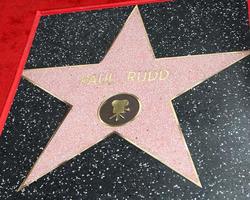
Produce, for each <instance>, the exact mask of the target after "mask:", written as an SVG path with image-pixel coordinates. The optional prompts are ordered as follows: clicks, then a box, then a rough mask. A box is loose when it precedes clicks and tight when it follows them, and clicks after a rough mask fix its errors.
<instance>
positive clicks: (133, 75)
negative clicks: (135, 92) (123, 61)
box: [128, 72, 136, 81]
mask: <svg viewBox="0 0 250 200" xmlns="http://www.w3.org/2000/svg"><path fill="white" fill-rule="evenodd" d="M135 78H136V73H135V72H128V81H134V80H135Z"/></svg>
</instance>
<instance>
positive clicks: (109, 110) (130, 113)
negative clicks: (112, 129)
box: [98, 93, 141, 126]
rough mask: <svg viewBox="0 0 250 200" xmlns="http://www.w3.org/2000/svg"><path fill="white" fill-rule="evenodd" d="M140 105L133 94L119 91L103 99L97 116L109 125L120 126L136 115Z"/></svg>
mask: <svg viewBox="0 0 250 200" xmlns="http://www.w3.org/2000/svg"><path fill="white" fill-rule="evenodd" d="M140 107H141V105H140V102H139V99H138V98H137V97H136V96H135V95H132V94H126V93H121V94H117V95H114V96H112V97H110V98H108V99H107V100H106V101H104V102H103V103H102V104H101V105H100V107H99V109H98V116H99V118H100V120H101V121H102V122H104V123H105V124H107V125H109V126H122V125H124V124H126V123H127V122H129V121H132V120H133V119H134V118H135V117H136V115H137V114H138V113H139V111H140Z"/></svg>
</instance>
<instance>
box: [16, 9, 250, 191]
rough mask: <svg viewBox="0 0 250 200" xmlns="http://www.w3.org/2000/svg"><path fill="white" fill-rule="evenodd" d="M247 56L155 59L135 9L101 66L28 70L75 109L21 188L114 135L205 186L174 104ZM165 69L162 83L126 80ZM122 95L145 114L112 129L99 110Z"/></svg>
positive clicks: (26, 74)
mask: <svg viewBox="0 0 250 200" xmlns="http://www.w3.org/2000/svg"><path fill="white" fill-rule="evenodd" d="M249 53H250V52H249V51H247V52H235V53H220V54H210V55H197V56H185V57H175V58H160V59H156V58H155V57H154V54H153V51H152V48H151V45H150V42H149V39H148V36H147V33H146V31H145V28H144V25H143V21H142V19H141V16H140V12H139V10H138V8H137V7H136V8H135V9H134V10H133V12H132V14H131V15H130V17H129V18H128V20H127V22H126V23H125V25H124V27H123V29H122V31H121V33H120V34H119V35H118V37H117V39H116V40H115V42H114V44H113V45H112V47H111V48H110V50H109V52H108V53H107V55H106V56H105V58H104V60H103V61H102V62H101V63H99V64H91V65H82V66H72V67H60V68H58V67H57V68H44V69H31V70H25V71H24V76H25V77H27V78H28V79H30V80H31V81H33V82H34V83H35V84H37V85H38V86H40V87H41V88H43V89H46V90H47V91H48V92H50V93H51V94H53V95H55V96H56V97H58V98H59V99H61V100H64V101H66V102H68V103H69V104H71V105H72V109H71V110H70V112H69V113H68V115H67V116H66V118H65V120H64V121H63V123H62V125H61V126H60V127H59V129H58V130H57V132H56V133H55V135H54V137H53V138H52V139H51V141H50V142H49V144H48V145H47V147H46V149H45V150H44V151H43V153H42V154H41V156H40V157H39V159H38V160H37V162H36V163H35V165H34V167H33V168H32V170H31V172H30V173H29V175H28V177H27V178H26V180H25V181H24V182H23V184H22V186H21V187H23V186H27V185H29V184H30V183H32V182H33V181H35V180H37V179H38V178H40V177H41V176H43V175H45V174H47V173H48V172H50V171H51V170H53V169H55V168H56V167H58V166H59V165H60V164H62V163H63V162H65V161H67V160H69V159H71V158H73V157H74V156H75V155H77V154H79V153H81V152H83V151H84V150H86V149H88V148H89V147H91V146H92V145H94V144H96V143H97V142H98V141H100V140H102V139H104V138H105V137H106V136H107V135H109V134H110V133H111V132H113V131H116V132H118V133H120V134H121V136H122V137H124V138H125V139H127V140H128V141H130V142H132V143H133V144H135V145H136V146H137V147H139V148H141V149H142V150H144V151H145V152H147V153H149V154H150V155H152V156H153V157H155V158H156V159H158V160H160V161H161V162H162V163H164V164H165V165H166V166H168V167H170V168H171V169H173V170H175V171H176V172H178V173H179V174H181V175H182V176H184V177H185V178H187V179H188V180H190V181H192V182H193V183H194V184H196V185H198V186H201V183H200V180H199V176H198V174H197V172H196V169H195V167H194V164H193V161H192V158H191V155H190V153H189V150H188V148H187V145H186V143H185V140H184V137H183V133H182V132H181V131H180V128H179V125H178V120H177V118H176V114H175V112H174V109H173V106H172V103H171V100H172V99H173V98H175V97H176V96H178V95H180V94H181V93H183V92H184V91H187V90H188V89H190V88H192V87H194V85H197V84H198V83H200V82H201V81H204V80H205V79H207V78H209V77H210V76H212V75H214V74H216V73H218V72H220V71H221V70H223V69H225V68H227V67H228V66H230V65H231V64H233V63H234V62H236V61H238V60H240V59H242V58H243V57H245V56H247V55H249ZM161 70H164V71H165V72H166V71H167V72H168V77H167V78H165V79H164V80H159V79H156V80H152V81H142V80H139V81H138V80H137V78H134V80H130V81H129V80H128V77H127V73H128V72H141V74H143V72H146V71H151V72H152V71H155V72H159V71H161ZM109 73H112V83H107V82H104V83H102V84H98V83H95V81H94V80H92V81H91V83H85V82H84V81H83V80H85V79H84V78H83V77H86V76H89V75H99V74H109ZM137 74H138V73H137ZM119 93H129V94H133V95H136V96H137V97H138V98H139V100H140V102H141V111H140V113H139V114H138V115H137V116H136V118H135V119H134V120H133V121H131V122H129V123H127V124H125V125H123V126H118V127H110V126H108V125H106V124H104V123H102V122H101V121H100V119H99V118H98V115H97V112H98V108H99V106H100V105H101V103H102V102H103V101H104V100H106V99H107V98H109V97H111V96H114V95H116V94H119Z"/></svg>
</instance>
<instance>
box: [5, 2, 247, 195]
mask: <svg viewBox="0 0 250 200" xmlns="http://www.w3.org/2000/svg"><path fill="white" fill-rule="evenodd" d="M189 2H190V3H189V5H190V7H189V8H190V9H187V10H183V5H184V3H182V1H177V2H176V4H174V3H168V4H166V5H170V7H169V8H165V9H168V10H169V12H171V11H173V18H175V17H174V16H175V15H177V14H176V12H175V9H174V8H182V9H180V10H181V12H180V11H179V14H180V15H181V13H183V12H184V13H185V12H186V13H187V15H190V13H192V12H193V14H192V16H200V15H201V16H203V15H204V13H203V15H202V13H200V12H199V10H200V9H202V8H203V9H205V6H207V5H209V4H208V3H206V4H205V3H204V4H203V3H200V2H201V1H197V3H194V2H191V1H189ZM203 2H205V1H203ZM206 2H208V1H206ZM209 2H211V1H209ZM218 2H219V3H216V5H217V4H218V5H217V6H208V7H207V8H206V9H205V10H206V13H207V15H206V16H209V13H210V14H211V15H214V12H216V10H217V12H222V13H223V12H226V14H225V15H226V16H229V17H230V16H231V17H232V18H235V20H234V21H235V23H232V22H231V25H230V29H232V28H233V32H234V34H229V35H227V32H225V33H223V30H225V29H226V28H227V27H228V25H225V23H224V21H219V20H218V22H217V21H216V22H217V23H215V24H216V25H217V27H224V28H223V29H222V30H220V32H219V33H220V34H219V35H223V34H224V35H225V38H228V37H229V38H231V39H228V40H226V41H221V40H218V41H217V44H218V45H217V46H216V48H214V49H213V48H212V47H211V48H207V50H206V51H205V52H206V53H207V52H217V51H236V50H242V49H247V48H248V45H249V44H247V43H249V42H247V41H246V40H245V38H246V34H247V21H246V17H244V16H246V14H244V13H246V7H245V3H244V1H218ZM223 2H224V3H223ZM236 4H237V6H235V5H236ZM185 5H186V3H185ZM164 7H167V6H160V7H159V6H158V5H155V6H143V7H141V10H143V12H142V15H143V16H144V20H145V23H146V24H150V22H147V16H146V15H148V16H149V15H151V19H155V20H156V19H157V16H158V12H159V10H161V9H163V8H164ZM216 7H217V9H216ZM191 8H192V9H191ZM198 8H200V9H198ZM146 9H147V10H146ZM129 10H130V8H125V9H124V10H120V11H118V10H117V9H114V10H112V11H110V15H112V16H114V15H115V16H119V17H117V18H116V17H115V19H114V20H113V21H112V23H115V24H116V25H114V26H113V27H117V29H116V28H115V29H112V30H113V31H114V32H115V33H117V32H119V29H120V28H121V27H122V26H121V25H119V24H122V23H123V22H124V21H125V19H126V16H128V14H129ZM114 12H117V14H114ZM239 12H240V13H241V15H239V14H238V15H237V13H239ZM107 13H109V12H107ZM118 13H119V14H118ZM106 15H107V16H108V15H109V14H106ZM73 16H74V15H72V17H71V18H70V19H68V20H73V19H74V17H73ZM242 16H243V17H242ZM118 18H119V19H120V20H116V19H118ZM170 18H171V16H170ZM108 19H109V18H108V17H106V18H104V21H105V20H107V21H106V23H111V22H110V21H109V20H108ZM158 19H159V18H158ZM196 19H198V18H196ZM217 19H218V18H215V19H214V20H217ZM43 20H48V19H45V18H44V19H43ZM53 20H54V22H53V23H52V22H51V23H50V24H51V25H50V30H49V31H51V29H54V28H55V27H57V26H54V24H56V23H57V22H56V21H57V20H59V21H60V20H61V19H60V16H57V17H55V18H54V19H53ZM214 20H212V22H214ZM65 21H67V20H66V19H65ZM76 21H79V19H77V20H76ZM163 21H164V20H163ZM177 21H178V20H177ZM85 22H86V21H85ZM165 22H166V24H164V26H162V23H163V22H161V23H157V24H161V25H157V26H159V27H167V26H168V22H167V21H165ZM212 22H210V23H212ZM41 23H42V22H41ZM82 23H83V22H82ZM86 23H87V22H86ZM204 23H205V22H204ZM65 24H74V23H66V22H65ZM195 24H197V23H195ZM195 24H194V25H193V26H194V27H191V28H193V30H197V27H195ZM213 24H214V23H213ZM232 24H235V25H232ZM216 25H214V26H216ZM224 25H225V26H224ZM93 26H94V25H93ZM151 26H152V25H151ZM154 26H156V25H155V23H154ZM152 27H153V26H152ZM152 27H151V28H150V25H148V26H146V28H147V29H148V31H149V33H150V29H152ZM198 27H199V26H198ZM65 28H66V27H65ZM191 28H190V27H186V29H187V30H186V31H187V32H192V31H191ZM159 29H160V30H164V31H166V30H167V29H164V28H159ZM42 30H44V29H41V31H42ZM75 30H78V29H77V28H76V29H75ZM244 30H245V31H244ZM57 31H58V35H59V36H60V37H62V38H63V36H64V35H65V34H63V33H62V31H59V30H57ZM105 31H106V32H105ZM105 31H104V32H105V33H106V34H109V32H110V29H105ZM107 31H108V32H107ZM164 31H163V32H164ZM199 31H200V30H199V29H198V30H197V33H198V32H199ZM238 31H239V32H238ZM115 33H113V34H114V35H115ZM173 33H176V34H177V36H178V34H181V33H178V29H175V31H174V30H173ZM205 33H207V34H208V35H209V36H210V37H209V38H210V39H208V40H207V42H205V44H206V45H210V46H211V45H212V44H213V43H214V40H212V39H213V38H214V39H216V38H217V37H216V36H217V34H214V31H213V32H211V31H208V30H207V29H205ZM205 33H204V35H205ZM230 33H231V32H230ZM40 34H42V33H40ZM75 34H76V33H75ZM150 34H151V35H152V36H151V37H152V46H153V47H154V51H155V53H156V55H158V56H172V55H185V54H189V53H190V52H189V50H190V49H192V48H191V47H190V48H187V50H186V51H185V52H184V51H182V50H181V49H182V48H184V47H183V46H185V45H180V48H178V49H174V50H173V49H172V51H171V52H172V53H170V54H168V53H167V52H169V51H167V48H166V46H168V45H166V44H168V43H170V41H173V40H177V42H179V43H180V44H182V43H181V39H178V37H177V38H174V39H172V40H168V38H169V37H170V38H171V37H173V34H170V33H168V32H166V35H169V37H165V38H164V42H163V41H159V40H158V39H159V37H157V36H156V35H155V36H154V34H156V33H154V32H153V31H152V33H150ZM38 35H39V34H38ZM114 35H113V37H112V36H110V37H108V39H107V41H103V43H102V45H104V46H105V47H103V50H102V51H101V52H104V53H100V54H99V55H98V56H96V57H97V58H95V55H94V56H93V57H91V58H90V57H88V56H86V55H84V56H81V55H82V54H81V53H80V54H79V55H80V57H81V59H80V60H81V61H79V59H78V60H77V59H76V58H74V59H73V58H72V59H71V60H70V58H69V57H70V56H69V57H67V56H66V58H65V60H64V59H60V58H63V57H61V56H62V55H64V54H63V53H61V51H58V49H57V50H56V51H57V53H58V56H59V59H58V60H56V59H54V56H51V54H52V55H53V52H54V50H51V49H53V48H55V46H57V47H58V46H59V47H61V48H68V46H67V45H66V47H65V46H64V45H63V42H59V39H58V38H57V39H58V40H56V41H55V42H54V43H52V42H49V43H47V44H50V45H52V47H49V45H45V46H46V48H47V50H48V52H50V51H51V54H50V53H48V54H46V53H44V52H43V53H42V54H40V53H39V50H36V51H35V50H33V52H32V54H33V59H31V57H32V56H30V61H29V63H30V64H29V68H31V67H36V66H38V67H40V66H53V65H57V66H61V65H68V64H72V63H73V64H79V62H82V63H88V62H98V61H99V60H100V59H101V56H100V55H101V54H105V49H107V48H108V46H109V45H110V44H111V43H112V41H110V40H111V39H112V38H114V37H115V36H114ZM181 35H182V34H181ZM59 36H58V37H59ZM153 37H155V38H156V39H153ZM46 38H47V37H46ZM157 38H158V39H157ZM187 38H189V37H187ZM211 38H212V39H211ZM191 39H192V38H190V40H189V39H187V40H185V41H184V42H186V43H188V44H192V42H191V41H193V40H191ZM64 40H65V38H64V39H61V40H60V41H64ZM39 41H40V42H39ZM42 41H44V40H42V39H39V38H36V42H37V44H36V45H38V46H36V45H34V48H40V47H41V46H40V45H42V44H44V43H42ZM90 41H91V42H90V43H92V44H93V45H96V44H95V41H97V40H96V39H94V40H93V39H92V40H90ZM66 43H67V42H66ZM70 43H71V44H72V45H70V46H71V48H72V51H74V48H75V46H78V45H73V44H74V42H72V41H71V42H70ZM53 45H54V47H53ZM102 45H100V46H102ZM100 46H99V47H100ZM177 46H178V45H177ZM200 46H201V45H200V44H197V48H198V47H199V48H200ZM225 46H226V48H225ZM57 47H56V48H57ZM160 49H162V50H160ZM65 51H67V50H65ZM157 52H158V53H157ZM187 52H188V53H187ZM192 52H194V53H195V54H196V53H204V51H203V50H201V49H196V50H195V51H192ZM70 55H71V54H70ZM35 57H37V58H36V59H35ZM38 57H44V58H38ZM68 59H69V60H68ZM31 60H32V61H31ZM82 63H81V64H82ZM249 70H250V57H248V58H245V59H244V60H243V61H241V62H239V63H237V64H236V65H234V66H232V67H230V68H229V69H228V70H226V71H224V72H223V73H220V74H219V75H217V76H214V77H212V78H211V79H209V80H208V81H206V82H204V83H202V84H201V85H199V86H197V87H196V88H194V89H193V90H191V91H188V92H187V93H185V94H183V95H182V96H180V97H178V98H177V99H175V100H174V106H175V109H176V111H177V114H178V117H179V120H180V122H181V126H182V128H183V132H184V133H185V134H184V135H185V138H186V141H187V144H188V146H189V150H190V151H191V154H192V157H193V160H194V162H195V164H196V167H197V171H198V173H199V175H200V179H201V181H202V183H203V188H202V189H199V188H197V187H196V186H194V185H193V184H192V183H190V182H189V181H186V180H185V179H184V178H182V177H181V176H179V175H178V174H176V173H175V172H173V171H171V170H170V169H168V168H167V167H166V166H165V165H161V164H160V163H159V162H158V161H156V160H154V159H153V158H151V157H149V156H148V155H146V154H145V153H143V152H142V151H140V150H139V149H137V148H136V147H134V146H133V145H131V144H129V143H128V142H126V141H125V140H124V139H122V138H120V137H119V136H117V135H112V136H110V137H109V138H107V139H106V140H104V141H102V142H101V143H99V144H97V145H96V146H94V147H93V148H91V149H89V150H88V151H87V152H85V153H84V154H81V155H79V156H77V157H75V158H74V159H73V160H72V161H69V162H67V163H66V164H65V165H64V166H63V167H60V168H58V169H56V170H55V171H53V172H52V173H50V174H48V175H47V176H45V177H43V178H42V179H40V180H39V181H38V182H36V183H34V184H32V185H31V186H30V187H28V188H26V189H25V190H24V191H23V192H20V193H16V192H15V189H17V187H18V185H19V184H20V182H21V180H22V179H23V178H24V177H25V175H26V174H27V172H28V170H29V169H30V167H31V165H32V163H33V162H34V161H35V160H36V158H37V156H38V155H39V154H40V152H41V151H42V149H43V148H44V147H45V144H46V143H47V141H48V140H49V138H50V137H51V135H52V134H53V130H55V128H56V127H57V126H58V125H59V123H60V122H61V121H62V119H63V117H64V116H65V114H66V113H67V110H68V107H67V106H66V105H65V104H64V103H62V102H60V101H58V100H56V99H55V98H54V97H51V96H50V95H48V94H46V93H45V92H43V91H42V90H40V89H38V88H37V87H35V86H33V85H32V84H30V83H29V82H28V81H26V80H22V81H21V83H20V86H19V89H18V92H17V95H16V98H15V102H14V105H13V106H12V110H11V112H10V115H9V118H8V121H7V123H6V126H5V129H4V133H3V136H2V138H1V139H0V153H1V154H0V157H1V163H0V169H1V174H0V175H1V181H0V196H1V198H2V199H90V200H92V199H93V200H95V199H104V200H106V199H132V200H134V199H154V200H158V199H159V200H160V199H164V200H165V199H204V200H207V199H216V200H217V199H237V200H238V199H240V200H241V199H243V200H245V199H249V198H250V196H249V195H250V185H249V183H250V178H249V173H250V172H249V169H248V168H249V167H248V166H249V151H250V150H249V145H250V143H249V129H250V122H249V119H250V116H249V109H250V108H249V104H250V100H249V93H250V82H249V80H250V77H249V74H250V71H249Z"/></svg>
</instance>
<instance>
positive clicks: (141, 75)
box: [81, 69, 169, 85]
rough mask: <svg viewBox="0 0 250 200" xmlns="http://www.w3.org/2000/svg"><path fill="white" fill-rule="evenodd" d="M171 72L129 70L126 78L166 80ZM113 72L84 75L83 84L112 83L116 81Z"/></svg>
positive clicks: (133, 79) (134, 80)
mask: <svg viewBox="0 0 250 200" xmlns="http://www.w3.org/2000/svg"><path fill="white" fill-rule="evenodd" d="M168 76H169V72H168V71H167V70H165V69H163V70H152V71H145V72H133V71H129V72H127V74H126V80H127V81H130V82H151V81H164V80H166V79H167V78H168ZM113 78H114V77H113V73H103V74H93V75H87V76H83V77H82V78H81V84H83V85H92V84H93V85H97V84H100V85H102V84H108V85H110V84H112V83H113V82H114V79H113Z"/></svg>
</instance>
